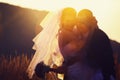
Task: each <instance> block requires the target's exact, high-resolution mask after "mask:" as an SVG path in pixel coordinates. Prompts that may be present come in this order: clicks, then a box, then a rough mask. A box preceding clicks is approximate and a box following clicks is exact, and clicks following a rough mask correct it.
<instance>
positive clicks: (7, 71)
mask: <svg viewBox="0 0 120 80" xmlns="http://www.w3.org/2000/svg"><path fill="white" fill-rule="evenodd" d="M31 57H32V56H31ZM30 60H31V58H28V56H27V55H24V54H22V55H21V56H14V57H11V56H9V58H8V57H7V58H6V57H5V56H0V80H29V78H28V77H27V74H26V69H27V67H28V65H29V63H30ZM31 80H41V79H39V78H38V77H37V76H34V77H33V79H31Z"/></svg>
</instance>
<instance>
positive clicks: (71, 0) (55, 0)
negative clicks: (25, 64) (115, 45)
mask: <svg viewBox="0 0 120 80" xmlns="http://www.w3.org/2000/svg"><path fill="white" fill-rule="evenodd" d="M0 2H6V3H9V4H14V5H17V6H21V7H25V8H32V9H37V10H47V11H54V10H60V9H62V8H64V7H68V6H69V7H73V8H75V9H76V10H77V11H79V10H81V9H84V8H87V9H90V10H91V11H92V12H93V14H94V15H95V17H96V18H97V20H98V25H99V27H100V28H101V29H102V30H104V31H105V32H106V33H107V35H108V36H109V37H110V38H111V39H113V40H116V41H118V42H120V0H0Z"/></svg>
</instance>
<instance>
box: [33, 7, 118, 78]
mask: <svg viewBox="0 0 120 80" xmlns="http://www.w3.org/2000/svg"><path fill="white" fill-rule="evenodd" d="M57 36H58V44H59V49H60V53H61V54H62V56H63V58H64V61H63V63H62V65H61V66H58V67H57V68H51V67H49V66H46V65H45V64H44V63H43V62H41V63H39V64H38V65H37V66H36V69H35V73H36V74H37V75H38V76H39V77H41V78H44V77H45V73H48V72H50V71H52V72H55V73H62V74H64V80H115V77H116V76H115V68H114V59H113V51H112V47H111V44H110V40H109V38H108V36H107V35H106V34H105V33H104V32H103V31H102V30H100V29H99V28H98V25H97V20H96V18H95V17H94V16H93V13H92V12H91V11H90V10H88V9H83V10H81V11H79V13H78V14H77V12H76V10H75V9H73V8H70V7H68V8H65V9H63V10H62V12H61V18H60V28H59V31H58V35H57ZM56 54H57V53H56Z"/></svg>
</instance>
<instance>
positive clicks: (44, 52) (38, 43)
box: [27, 12, 61, 78]
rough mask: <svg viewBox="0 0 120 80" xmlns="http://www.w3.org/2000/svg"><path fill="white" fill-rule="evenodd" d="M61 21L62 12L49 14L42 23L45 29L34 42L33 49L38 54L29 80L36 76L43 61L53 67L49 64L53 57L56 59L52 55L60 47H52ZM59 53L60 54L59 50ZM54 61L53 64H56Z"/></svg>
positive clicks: (30, 68) (34, 57) (34, 58)
mask: <svg viewBox="0 0 120 80" xmlns="http://www.w3.org/2000/svg"><path fill="white" fill-rule="evenodd" d="M59 20H60V12H49V13H48V14H47V16H46V17H45V18H44V20H43V21H42V22H41V24H40V25H41V26H42V27H43V30H42V31H41V32H40V33H39V34H38V35H37V36H36V37H35V38H34V39H33V42H34V46H33V49H35V50H36V52H35V54H34V56H33V58H32V61H31V62H30V65H29V66H28V69H27V73H28V76H29V78H32V76H33V74H34V69H35V67H36V65H37V64H38V63H39V62H41V61H43V62H44V63H45V64H46V65H49V66H50V65H51V64H49V60H50V59H51V57H55V56H52V54H53V51H54V50H55V48H56V47H58V45H54V46H52V45H53V40H54V39H55V37H56V35H57V33H58V29H59ZM56 41H58V40H56ZM57 43H58V42H57ZM58 53H60V52H59V48H58ZM59 56H61V55H59ZM56 59H57V58H56ZM54 61H55V60H54ZM54 61H53V63H55V62H54Z"/></svg>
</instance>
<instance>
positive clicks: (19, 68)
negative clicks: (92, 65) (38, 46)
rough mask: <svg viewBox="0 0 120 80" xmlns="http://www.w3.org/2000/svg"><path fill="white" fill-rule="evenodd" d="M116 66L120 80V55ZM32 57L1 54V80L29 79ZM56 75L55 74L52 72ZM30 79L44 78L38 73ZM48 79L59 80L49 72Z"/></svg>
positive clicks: (119, 79) (38, 79)
mask: <svg viewBox="0 0 120 80" xmlns="http://www.w3.org/2000/svg"><path fill="white" fill-rule="evenodd" d="M114 58H115V64H116V65H115V68H116V76H117V80H120V64H119V63H118V61H117V59H118V56H117V55H116V56H115V57H114ZM31 59H32V56H31V57H28V56H27V55H25V54H22V55H17V56H14V57H12V56H9V57H6V56H4V55H2V56H0V80H29V78H28V76H27V74H26V70H27V67H28V65H29V63H30V61H31ZM52 75H54V74H52ZM30 80H42V79H40V78H38V77H37V76H36V75H34V76H33V78H32V79H30ZM47 80H57V79H54V78H53V77H52V76H51V74H47Z"/></svg>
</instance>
